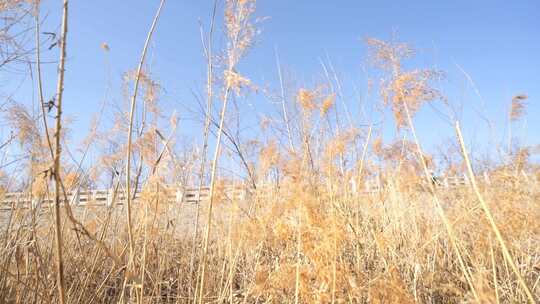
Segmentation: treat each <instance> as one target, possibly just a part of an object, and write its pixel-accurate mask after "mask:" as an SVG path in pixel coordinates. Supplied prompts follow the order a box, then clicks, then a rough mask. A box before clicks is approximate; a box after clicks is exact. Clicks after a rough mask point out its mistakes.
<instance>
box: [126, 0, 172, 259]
mask: <svg viewBox="0 0 540 304" xmlns="http://www.w3.org/2000/svg"><path fill="white" fill-rule="evenodd" d="M164 3H165V0H161V2H160V4H159V8H158V10H157V12H156V15H155V16H154V20H153V21H152V25H151V27H150V31H149V32H148V35H147V36H146V41H145V43H144V47H143V51H142V55H141V59H140V60H139V66H138V67H137V75H136V77H135V84H134V88H133V96H132V98H131V108H130V113H129V128H128V139H127V151H126V205H127V208H126V211H127V214H126V216H127V225H128V237H129V264H130V265H131V264H132V263H133V255H134V254H135V248H134V241H133V228H132V222H131V200H132V197H131V193H130V192H131V146H132V133H133V119H134V116H135V106H136V101H137V93H138V90H139V81H140V78H141V73H142V69H143V65H144V59H145V57H146V52H147V50H148V45H149V44H150V39H151V38H152V34H153V33H154V29H155V28H156V24H157V21H158V19H159V15H160V14H161V8H162V7H163V4H164Z"/></svg>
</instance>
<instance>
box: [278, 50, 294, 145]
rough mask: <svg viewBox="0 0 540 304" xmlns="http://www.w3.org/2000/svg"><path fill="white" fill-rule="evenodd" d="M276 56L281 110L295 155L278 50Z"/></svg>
mask: <svg viewBox="0 0 540 304" xmlns="http://www.w3.org/2000/svg"><path fill="white" fill-rule="evenodd" d="M274 52H275V54H276V66H277V70H278V77H279V87H280V92H281V110H282V114H283V122H284V123H285V126H286V127H287V139H288V140H289V148H290V149H291V151H292V152H293V153H295V151H294V145H293V140H292V132H291V126H290V123H289V117H288V115H287V107H286V106H285V88H284V86H283V76H282V75H281V63H280V62H279V55H278V52H277V48H276V49H275V51H274Z"/></svg>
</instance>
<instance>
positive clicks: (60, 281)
mask: <svg viewBox="0 0 540 304" xmlns="http://www.w3.org/2000/svg"><path fill="white" fill-rule="evenodd" d="M67 22H68V0H64V4H63V11H62V36H61V38H60V63H59V67H58V82H57V87H56V128H55V134H54V137H55V151H54V168H53V172H54V202H55V203H54V218H55V225H54V226H55V239H56V274H57V277H56V280H57V288H58V301H59V302H60V304H64V303H65V301H66V295H65V283H64V261H63V256H62V246H63V239H62V232H61V231H62V227H61V220H60V184H61V181H60V156H61V151H62V147H61V131H62V97H63V93H64V73H65V59H66V40H67V39H66V38H67V31H68V30H67V28H68V27H67ZM42 107H43V105H42ZM65 203H66V204H68V203H69V202H67V201H66V202H65Z"/></svg>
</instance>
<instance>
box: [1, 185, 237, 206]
mask: <svg viewBox="0 0 540 304" xmlns="http://www.w3.org/2000/svg"><path fill="white" fill-rule="evenodd" d="M222 192H223V194H225V196H226V197H229V198H235V199H244V198H245V196H246V191H245V190H244V189H242V188H240V187H226V188H225V189H224V190H223V191H222ZM164 193H167V197H166V201H168V202H171V203H177V204H181V203H198V202H204V201H207V200H208V199H209V197H210V188H209V187H202V188H201V189H200V191H199V189H198V188H177V187H167V189H166V190H165V191H164ZM140 196H141V193H140V192H137V193H136V194H135V196H134V198H135V200H137V199H139V198H140ZM125 200H126V196H125V193H124V192H123V191H117V192H116V193H115V191H114V190H113V189H107V190H90V191H83V190H81V191H73V192H68V193H67V201H68V202H69V203H70V204H71V205H77V206H86V205H96V206H112V205H113V203H114V204H117V205H121V204H123V203H124V201H125ZM62 201H64V199H63V198H62ZM53 202H54V198H53V197H52V194H49V196H46V197H42V198H41V197H33V196H32V195H31V194H30V193H24V192H8V193H5V194H4V196H3V198H2V199H1V200H0V209H4V210H5V209H11V208H12V206H14V205H16V206H17V207H18V208H19V207H22V208H25V207H26V208H28V207H30V206H32V207H37V206H39V205H44V204H45V205H47V204H53Z"/></svg>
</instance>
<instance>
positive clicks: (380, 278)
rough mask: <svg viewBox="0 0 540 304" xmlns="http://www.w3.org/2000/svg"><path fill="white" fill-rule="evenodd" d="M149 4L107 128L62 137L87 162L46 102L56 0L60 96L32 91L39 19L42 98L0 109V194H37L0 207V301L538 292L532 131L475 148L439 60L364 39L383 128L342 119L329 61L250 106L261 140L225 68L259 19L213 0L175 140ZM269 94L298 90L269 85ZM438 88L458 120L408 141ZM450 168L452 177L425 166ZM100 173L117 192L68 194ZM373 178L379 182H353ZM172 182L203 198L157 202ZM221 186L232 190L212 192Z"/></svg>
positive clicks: (515, 109) (383, 299)
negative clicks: (267, 110)
mask: <svg viewBox="0 0 540 304" xmlns="http://www.w3.org/2000/svg"><path fill="white" fill-rule="evenodd" d="M163 3H164V1H161V5H160V6H159V9H158V10H157V12H156V15H155V17H154V19H153V23H152V25H151V28H149V31H148V36H147V37H141V41H146V43H145V45H144V49H143V50H142V54H141V57H140V62H139V63H138V68H136V69H134V70H132V71H130V72H128V73H126V76H125V88H124V90H125V91H126V93H125V95H126V102H125V103H124V104H123V106H124V108H122V110H121V111H120V112H119V113H116V114H115V115H114V117H115V121H114V122H112V124H113V127H112V128H110V129H107V130H101V129H99V128H98V127H97V126H99V125H100V121H99V119H103V118H101V116H100V118H98V120H97V121H96V122H95V125H96V127H92V128H91V129H90V130H89V131H88V137H87V139H85V140H84V141H83V143H82V147H78V148H77V149H78V151H82V152H81V154H80V155H82V157H83V158H84V157H86V151H88V150H89V149H90V148H91V147H103V150H104V151H106V152H104V153H103V154H101V155H99V156H93V157H95V161H93V163H94V164H93V165H92V166H90V167H89V168H88V167H84V168H83V167H80V166H78V163H77V162H73V161H71V159H72V156H71V155H68V153H67V152H66V151H69V148H68V147H67V145H69V144H68V143H67V142H66V141H64V140H62V138H63V136H64V134H65V133H67V132H70V130H69V127H68V126H67V122H66V121H65V120H63V116H62V102H69V101H67V100H65V101H63V100H62V94H63V90H64V84H63V81H64V80H63V74H64V69H65V67H64V65H69V61H68V62H66V61H65V57H66V52H67V54H69V49H70V45H69V43H66V36H67V35H69V31H68V28H69V27H68V24H69V17H68V16H69V15H68V12H69V9H68V1H67V0H65V1H64V6H63V20H62V26H61V27H60V28H59V33H58V38H59V40H58V45H57V46H54V47H55V50H57V51H58V54H59V59H58V65H59V68H58V80H57V94H56V95H55V96H56V97H55V98H54V99H53V100H51V101H49V102H47V101H46V100H45V99H44V98H43V94H42V93H40V92H41V76H40V73H41V72H40V60H41V59H40V48H39V46H40V45H41V43H40V40H39V39H40V38H39V37H40V35H39V34H38V35H37V37H36V44H35V45H34V47H37V50H36V49H35V48H33V51H32V56H33V58H32V62H33V63H35V64H34V66H35V70H34V72H35V75H34V76H33V77H34V78H35V79H38V81H37V83H38V84H39V87H38V88H36V92H38V96H40V97H39V98H40V101H41V103H42V105H43V106H41V107H39V111H38V114H36V113H35V112H33V111H32V110H31V109H28V107H26V106H24V105H21V104H17V103H10V104H8V105H5V106H2V117H3V119H4V124H5V125H7V126H9V127H10V128H12V129H13V130H15V132H14V133H13V134H14V136H13V137H12V138H11V139H10V142H9V143H7V144H13V145H17V147H18V148H17V149H19V150H20V151H21V153H25V155H27V156H28V157H26V158H25V159H24V160H22V161H21V163H22V164H23V165H21V166H20V167H18V168H20V169H17V170H21V172H25V173H24V176H26V178H25V179H24V180H23V181H21V180H13V179H11V178H10V175H9V173H10V172H8V171H2V172H1V173H2V176H1V180H0V181H1V185H0V190H1V193H0V195H1V196H2V200H4V196H5V195H6V193H8V192H15V191H20V192H23V193H25V194H27V195H28V197H31V198H32V199H34V200H37V201H39V200H43V199H48V200H50V202H51V203H47V204H45V203H42V204H34V206H33V207H32V205H31V204H28V203H22V202H21V203H11V204H5V203H4V204H3V205H2V208H3V210H2V211H0V303H62V304H63V303H536V302H537V301H540V167H539V166H538V164H537V163H535V162H534V161H533V160H532V157H533V155H534V154H535V153H537V152H538V147H529V146H516V145H514V144H513V143H512V141H511V140H510V143H508V144H506V143H500V145H498V146H497V149H495V148H494V149H493V150H494V154H496V153H499V154H498V155H502V156H501V159H500V160H498V161H493V160H489V159H487V158H486V159H482V157H481V156H479V155H476V156H475V157H472V156H471V155H472V153H471V151H470V147H469V146H468V145H466V144H465V143H466V142H469V140H470V139H469V138H467V134H466V133H462V129H461V127H460V121H459V119H457V118H456V117H455V116H453V115H452V114H451V113H452V106H451V103H452V101H451V100H447V99H446V98H445V97H444V92H441V91H440V90H439V89H437V86H436V85H435V84H436V83H437V81H439V80H440V79H441V78H442V77H444V73H443V72H441V71H438V70H435V69H423V68H418V69H411V68H409V67H408V66H407V67H405V65H403V64H402V63H403V62H404V61H406V60H408V59H409V58H411V57H413V56H414V50H413V49H412V48H411V47H410V46H409V45H407V44H405V43H400V42H395V41H392V42H388V41H383V40H379V39H375V38H370V39H366V40H365V41H364V43H365V44H366V45H367V46H368V48H369V54H370V56H369V60H370V62H371V64H372V67H373V69H376V70H377V71H378V72H380V73H381V75H383V79H382V80H381V82H380V84H379V85H378V86H379V89H380V99H379V106H380V107H381V108H384V109H387V110H388V111H390V113H391V114H392V121H388V123H390V124H393V125H394V126H395V130H396V136H395V139H394V140H391V141H389V140H388V138H386V139H385V140H383V138H382V136H381V131H380V130H379V127H378V125H375V124H372V123H370V122H369V121H355V119H354V118H351V116H350V114H349V113H348V112H347V111H348V110H347V109H346V108H344V107H342V106H341V104H340V102H341V101H340V100H341V99H342V98H343V97H341V95H340V92H339V89H338V86H339V85H338V86H335V85H330V83H333V81H334V80H331V79H332V77H333V76H332V75H331V73H330V72H329V75H328V81H327V82H325V81H323V82H321V83H320V85H317V86H301V85H300V86H297V87H288V88H285V89H284V87H283V86H284V83H283V82H282V83H281V88H278V89H277V92H278V97H277V99H276V100H278V102H277V103H276V104H277V106H276V107H277V109H278V112H279V115H278V116H276V117H272V118H271V119H261V121H260V130H257V134H263V135H262V136H259V135H257V136H255V135H254V136H253V138H239V137H237V136H236V135H235V133H234V125H235V120H236V119H239V120H241V119H242V117H237V115H236V114H237V113H235V112H234V111H235V110H234V108H235V106H236V104H235V100H236V98H240V97H242V96H246V94H248V93H249V92H250V91H253V90H255V84H254V83H253V82H252V81H251V80H250V79H249V78H248V76H246V75H242V74H240V72H238V69H237V67H238V64H239V63H240V62H241V60H242V59H243V57H244V55H245V54H246V52H247V51H248V50H250V49H251V48H254V39H255V36H256V35H257V33H258V30H257V25H258V22H257V18H255V17H254V16H255V14H256V12H255V8H256V6H255V1H254V0H227V1H225V2H224V4H223V7H222V8H223V9H224V18H223V19H224V22H225V24H224V25H223V27H224V30H225V37H224V38H223V39H226V41H227V43H226V46H225V48H224V49H223V50H222V51H221V52H220V53H219V56H218V54H213V50H214V48H213V47H212V40H213V35H217V34H215V33H214V31H213V29H214V24H213V23H214V19H212V24H211V26H210V27H208V28H207V29H206V31H204V32H203V34H202V36H203V41H204V42H205V44H204V45H205V54H204V56H205V58H206V59H207V71H206V72H207V83H206V88H205V89H204V91H205V96H204V98H203V102H202V108H203V109H204V111H203V112H204V114H203V117H202V124H201V130H200V134H202V135H201V139H202V142H201V143H200V144H201V147H200V148H198V149H194V150H192V151H191V150H187V151H186V150H182V148H181V147H179V146H178V144H177V143H176V142H175V137H174V135H173V134H175V130H176V128H177V119H176V118H175V117H174V116H173V117H170V119H169V118H168V117H167V118H166V119H165V121H166V123H165V124H164V123H163V117H166V116H167V115H165V114H163V112H162V110H161V109H160V104H159V103H158V102H157V96H158V95H159V90H161V87H160V85H159V83H158V82H157V80H154V79H153V78H152V77H151V75H150V74H147V73H145V71H146V67H147V66H146V64H147V62H146V61H147V60H146V57H147V49H148V45H149V44H151V40H152V35H153V33H154V31H156V30H159V15H160V13H161V10H162V9H163V10H165V9H167V8H166V5H165V6H162V5H163ZM218 8H219V6H218ZM24 10H26V11H24ZM23 11H24V12H23ZM0 12H2V14H8V13H9V14H22V16H24V18H30V19H31V20H34V19H35V22H36V25H38V27H37V31H36V32H37V33H39V32H40V30H39V23H40V21H39V20H40V19H39V18H40V14H39V1H37V3H35V2H32V1H7V2H6V1H3V2H2V3H1V4H0ZM215 14H220V12H219V11H217V12H214V15H215ZM215 26H218V25H215ZM32 31H33V30H32ZM6 33H9V32H6ZM32 33H33V32H32ZM32 35H34V34H32ZM2 37H4V36H0V39H4V38H2ZM6 37H7V36H6ZM6 39H7V38H6ZM2 43H5V44H6V45H7V43H9V42H8V41H5V42H2ZM103 48H104V49H107V48H108V46H107V45H104V46H103ZM41 51H43V50H41ZM214 51H215V50H214ZM134 64H137V63H134ZM277 65H278V70H279V76H280V80H281V76H282V75H281V69H280V66H279V61H278V63H277ZM68 68H69V66H68ZM261 87H262V85H261ZM66 89H68V87H66ZM285 91H287V92H289V91H293V92H294V93H293V94H289V95H291V96H290V98H285V93H284V92H285ZM279 92H281V94H279ZM373 94H376V93H375V92H374V93H373ZM435 102H437V103H440V104H441V105H442V107H443V108H444V109H447V110H448V119H449V121H450V123H449V129H450V130H451V132H452V134H454V136H453V138H451V139H449V142H448V151H440V154H435V153H431V154H430V153H428V152H427V151H426V150H425V149H424V147H423V144H422V138H420V136H418V135H417V132H416V131H417V129H416V125H415V115H416V114H417V113H418V112H419V111H420V110H421V109H422V108H423V107H425V106H426V105H427V104H429V103H435ZM47 105H50V107H47ZM508 105H509V106H508V109H509V110H508V120H509V122H510V124H512V123H513V122H518V121H520V119H522V117H523V115H524V114H525V113H526V110H527V96H525V95H516V96H515V97H514V98H513V99H512V100H511V101H509V102H508ZM47 111H48V112H47ZM49 112H50V113H49ZM231 130H232V131H231ZM254 134H255V132H254ZM510 136H511V135H510ZM11 142H12V143H11ZM507 146H508V147H507ZM4 148H5V147H4V145H2V146H1V147H0V149H4ZM495 150H497V151H495ZM435 159H443V160H445V162H444V164H441V162H436V161H434V160H435ZM81 162H82V161H81ZM225 165H227V166H228V167H233V168H236V169H235V170H237V172H230V171H228V170H224V169H223V167H225ZM455 175H459V176H465V177H466V179H465V180H466V182H464V183H458V184H456V185H450V186H449V185H445V184H444V183H442V182H441V181H442V179H443V178H444V177H445V176H455ZM104 180H106V184H107V185H108V187H109V188H110V189H112V191H113V192H114V194H115V196H114V197H115V198H114V199H113V202H112V204H111V206H106V205H93V204H91V203H88V204H87V205H86V206H77V205H75V204H71V205H70V204H66V203H65V201H66V197H67V193H68V192H71V191H77V190H83V189H92V188H96V187H98V186H97V185H103V184H104V183H103V181H104ZM374 180H377V185H378V187H377V189H376V191H365V189H364V188H365V187H364V185H366V184H369V183H370V182H372V181H374ZM109 181H110V182H109ZM171 184H172V185H183V186H186V187H188V186H189V187H194V188H197V187H209V188H210V190H209V196H208V197H207V198H206V199H204V200H201V201H200V202H199V203H193V202H190V203H187V202H178V201H172V200H170V199H168V198H169V197H171V196H174V194H173V193H170V192H169V190H168V189H169V187H168V186H169V185H171ZM228 187H237V188H241V189H243V190H244V191H245V193H246V195H244V196H239V197H237V196H231V195H227V191H226V189H227V188H228ZM135 193H137V197H136V198H135ZM120 194H121V195H125V194H127V198H126V199H122V200H120V199H117V195H120Z"/></svg>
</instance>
